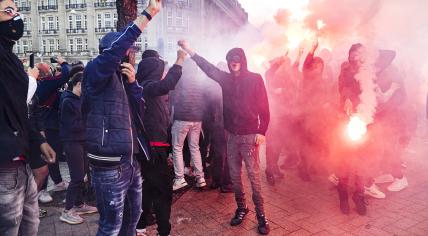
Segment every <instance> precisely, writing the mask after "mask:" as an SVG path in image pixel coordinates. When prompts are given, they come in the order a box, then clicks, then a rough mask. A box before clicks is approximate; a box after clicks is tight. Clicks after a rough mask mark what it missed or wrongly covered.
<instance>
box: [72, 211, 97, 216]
mask: <svg viewBox="0 0 428 236" xmlns="http://www.w3.org/2000/svg"><path fill="white" fill-rule="evenodd" d="M76 213H77V214H78V215H88V214H95V213H98V211H85V212H76Z"/></svg>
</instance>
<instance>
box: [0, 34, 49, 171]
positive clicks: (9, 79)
mask: <svg viewBox="0 0 428 236" xmlns="http://www.w3.org/2000/svg"><path fill="white" fill-rule="evenodd" d="M13 45H14V43H12V42H10V41H7V40H6V39H4V38H2V37H1V36H0V61H1V63H0V150H1V151H0V166H1V165H3V164H5V163H8V162H10V161H11V160H12V159H13V158H15V157H17V156H20V155H23V156H26V157H27V158H28V157H29V143H30V138H31V141H33V142H35V145H38V146H40V144H42V143H43V142H44V139H43V137H42V136H41V135H40V133H39V132H37V131H36V129H31V126H30V122H29V119H28V108H27V93H28V75H27V73H25V70H24V66H23V65H22V62H21V61H20V60H19V59H18V57H16V55H15V54H13V52H12V48H13Z"/></svg>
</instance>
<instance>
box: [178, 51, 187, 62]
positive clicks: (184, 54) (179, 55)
mask: <svg viewBox="0 0 428 236" xmlns="http://www.w3.org/2000/svg"><path fill="white" fill-rule="evenodd" d="M186 56H187V53H186V52H185V51H183V50H178V51H177V59H182V60H184V59H185V58H186Z"/></svg>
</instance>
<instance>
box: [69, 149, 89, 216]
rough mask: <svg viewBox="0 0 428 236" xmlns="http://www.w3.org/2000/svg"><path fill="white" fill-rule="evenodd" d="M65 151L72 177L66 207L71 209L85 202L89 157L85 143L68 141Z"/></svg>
mask: <svg viewBox="0 0 428 236" xmlns="http://www.w3.org/2000/svg"><path fill="white" fill-rule="evenodd" d="M64 152H65V156H66V158H67V165H68V169H69V170H70V178H71V181H70V185H69V186H68V189H67V195H66V201H65V209H66V210H70V209H71V208H73V207H74V206H80V205H82V204H83V191H84V189H85V183H84V178H85V174H86V173H87V172H88V159H87V157H86V154H85V153H86V152H85V149H84V143H80V142H66V143H64Z"/></svg>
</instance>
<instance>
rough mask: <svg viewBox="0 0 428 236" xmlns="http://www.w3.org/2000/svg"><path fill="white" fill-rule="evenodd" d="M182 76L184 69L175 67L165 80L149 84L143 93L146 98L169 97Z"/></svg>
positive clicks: (170, 70)
mask: <svg viewBox="0 0 428 236" xmlns="http://www.w3.org/2000/svg"><path fill="white" fill-rule="evenodd" d="M181 75H182V67H181V66H179V65H173V66H172V67H171V69H169V71H168V73H167V75H166V77H165V79H163V80H160V81H156V82H152V83H148V84H147V85H144V86H143V89H144V90H143V91H144V95H145V96H149V97H159V96H163V95H167V94H168V93H169V91H171V90H174V88H175V86H176V85H177V83H178V81H179V80H180V78H181Z"/></svg>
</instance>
